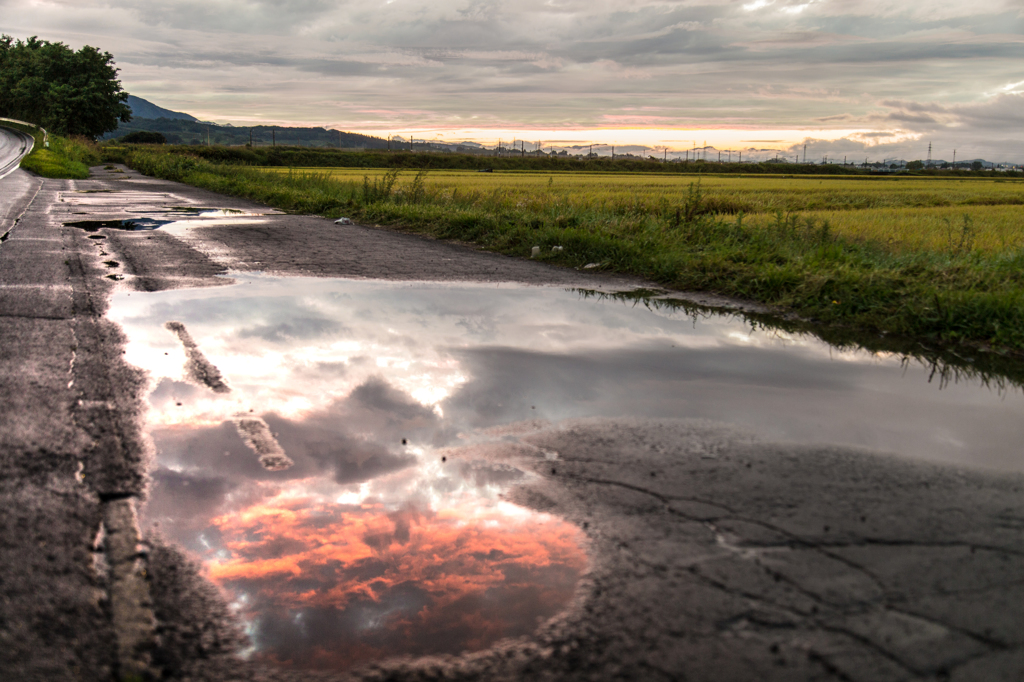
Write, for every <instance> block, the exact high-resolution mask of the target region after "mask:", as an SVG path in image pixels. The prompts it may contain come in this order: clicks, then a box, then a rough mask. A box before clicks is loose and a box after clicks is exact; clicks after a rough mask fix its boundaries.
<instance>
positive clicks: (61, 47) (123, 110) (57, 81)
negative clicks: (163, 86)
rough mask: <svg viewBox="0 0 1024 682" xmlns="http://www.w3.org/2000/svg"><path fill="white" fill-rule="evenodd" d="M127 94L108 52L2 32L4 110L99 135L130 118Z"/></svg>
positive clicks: (58, 128) (61, 129) (63, 129)
mask: <svg viewBox="0 0 1024 682" xmlns="http://www.w3.org/2000/svg"><path fill="white" fill-rule="evenodd" d="M127 99H128V93H126V92H125V91H124V90H122V89H121V81H119V80H117V69H116V68H114V58H113V56H112V55H111V54H110V53H109V52H100V51H99V50H98V49H97V48H95V47H89V46H88V45H86V46H85V47H83V48H82V49H81V50H79V51H78V52H75V51H73V50H72V49H71V48H70V47H68V46H67V45H65V44H64V43H51V42H48V41H45V40H39V39H38V38H36V37H35V36H33V37H31V38H29V39H28V40H26V41H21V40H18V41H15V40H14V39H13V38H12V37H11V36H9V35H3V36H0V116H5V117H8V118H16V119H19V120H22V121H27V122H29V123H35V124H36V125H41V126H43V127H44V128H46V129H47V130H48V131H50V132H53V133H57V134H59V135H85V136H87V137H91V138H95V137H96V136H97V135H102V134H103V133H105V132H107V131H109V130H114V129H116V128H117V124H118V122H125V123H127V122H128V121H130V120H131V117H132V110H131V109H130V108H129V107H128V105H127V104H125V102H126V101H127Z"/></svg>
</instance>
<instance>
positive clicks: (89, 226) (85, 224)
mask: <svg viewBox="0 0 1024 682" xmlns="http://www.w3.org/2000/svg"><path fill="white" fill-rule="evenodd" d="M169 222H171V221H169V220H151V219H148V218H136V219H132V220H78V221H74V222H70V223H64V225H65V227H77V228H78V229H80V230H85V231H86V232H98V231H99V230H101V229H104V228H105V229H109V230H155V229H157V228H158V227H161V226H163V225H166V224H167V223H169Z"/></svg>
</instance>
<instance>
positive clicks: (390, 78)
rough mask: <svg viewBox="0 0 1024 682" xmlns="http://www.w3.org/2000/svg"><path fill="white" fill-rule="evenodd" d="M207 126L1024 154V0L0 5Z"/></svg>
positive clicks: (888, 154) (484, 140) (882, 152)
mask: <svg viewBox="0 0 1024 682" xmlns="http://www.w3.org/2000/svg"><path fill="white" fill-rule="evenodd" d="M0 7H3V8H4V9H5V11H4V13H3V16H4V18H3V19H2V20H0V33H6V34H9V35H12V36H14V37H15V38H18V39H25V38H27V37H29V36H32V35H37V36H39V37H40V38H41V39H43V40H50V41H52V42H64V43H66V44H68V45H70V46H71V47H73V48H76V49H77V48H78V47H81V46H82V45H85V44H88V45H93V46H95V47H98V48H100V49H101V50H104V51H107V52H110V53H111V54H113V56H114V58H115V61H116V63H117V66H118V68H119V69H120V78H121V81H122V85H123V87H124V88H125V90H126V91H128V92H130V93H132V94H133V95H136V96H139V97H142V98H144V99H146V100H149V101H151V102H153V103H155V104H157V105H159V106H161V107H164V108H167V109H171V110H174V111H183V112H187V113H189V114H191V115H193V116H195V117H197V118H199V119H201V120H204V121H211V122H214V121H215V122H218V123H221V124H224V123H229V124H231V125H236V126H246V125H278V126H282V127H324V128H328V129H338V130H345V131H349V132H356V133H361V134H366V135H373V136H376V137H382V138H386V137H387V136H388V135H401V136H402V137H406V138H408V137H416V138H418V139H429V140H432V141H439V142H444V143H447V144H454V143H456V142H460V141H468V142H476V143H479V144H484V145H486V146H488V147H492V146H494V145H495V143H496V142H497V141H498V140H499V139H500V140H502V141H503V142H506V143H507V142H510V141H511V140H512V139H516V140H526V141H527V145H528V148H529V145H531V144H533V145H535V144H537V143H541V144H542V145H544V146H545V147H556V148H558V147H562V148H564V147H569V146H572V145H587V144H590V143H593V144H595V145H615V146H616V147H620V146H621V147H622V148H623V149H624V150H625V149H626V148H627V147H634V148H643V149H645V150H651V151H652V152H654V151H656V152H658V153H664V151H663V148H665V147H667V148H668V153H669V154H671V153H672V152H677V153H678V154H684V153H685V150H687V149H693V148H694V147H697V148H700V147H703V146H704V145H705V144H706V145H707V146H709V147H711V146H713V147H715V149H716V150H718V149H722V150H727V149H741V148H742V149H744V150H746V149H749V148H765V149H770V150H775V151H778V152H780V153H782V154H787V155H788V156H789V157H793V156H796V155H799V157H800V158H802V156H803V145H804V144H806V145H807V159H808V160H811V159H818V160H820V159H821V158H822V157H823V156H826V155H827V156H831V157H837V156H838V157H842V156H847V157H849V158H852V159H857V160H860V161H862V160H863V159H864V158H871V159H882V158H906V159H924V158H926V156H927V150H928V145H929V143H930V144H931V145H932V150H933V151H932V155H933V157H935V158H945V159H949V158H951V157H952V156H953V153H954V150H956V158H957V159H964V160H967V159H976V158H984V159H987V160H990V161H994V162H996V163H1019V162H1020V161H1021V160H1024V125H1022V124H1024V106H1022V105H1024V68H1022V67H1021V65H1020V60H1019V53H1020V49H1021V43H1024V21H1022V19H1024V8H1022V7H1021V5H1020V3H1019V2H1017V1H1016V0H993V2H990V3H987V5H986V7H985V9H984V10H978V9H977V8H976V3H970V2H966V1H963V0H936V1H935V2H932V3H928V5H927V6H926V7H925V6H921V7H919V6H903V4H902V3H895V2H891V1H890V0H861V1H859V2H857V1H852V0H799V1H798V0H753V1H750V2H744V1H741V0H704V1H703V2H701V1H697V0H679V1H676V2H673V1H671V0H635V1H632V2H629V3H628V4H625V5H622V4H616V3H610V2H598V3H593V2H590V3H584V2H582V0H559V1H556V0H550V1H543V0H531V1H529V2H526V3H517V4H516V5H514V6H513V5H511V4H509V3H502V2H500V1H499V0H450V1H442V2H440V3H436V2H435V3H426V2H423V1H422V0H386V2H384V3H366V2H350V3H347V4H343V5H337V4H336V3H331V2H329V1H328V0H301V1H300V0H289V1H288V2H286V3H284V4H278V5H271V4H269V3H264V2H256V1H255V0H225V1H224V2H222V3H217V4H216V5H210V4H209V3H206V4H203V3H199V2H196V1H195V0H154V2H152V3H147V6H146V7H145V8H138V7H135V6H134V5H133V3H130V2H128V0H104V2H102V3H101V2H97V1H96V0H81V1H79V2H74V3H72V2H69V1H68V0H50V1H48V2H33V1H31V0H0Z"/></svg>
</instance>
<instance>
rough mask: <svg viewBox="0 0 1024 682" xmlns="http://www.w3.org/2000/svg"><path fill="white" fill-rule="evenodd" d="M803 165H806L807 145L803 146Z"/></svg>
mask: <svg viewBox="0 0 1024 682" xmlns="http://www.w3.org/2000/svg"><path fill="white" fill-rule="evenodd" d="M804 163H807V145H804Z"/></svg>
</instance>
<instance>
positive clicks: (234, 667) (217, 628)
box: [0, 168, 1024, 681]
mask: <svg viewBox="0 0 1024 682" xmlns="http://www.w3.org/2000/svg"><path fill="white" fill-rule="evenodd" d="M168 206H176V207H183V206H189V207H216V208H230V209H236V210H240V211H245V212H249V213H260V212H263V213H265V212H267V209H266V208H265V207H261V206H258V205H255V204H252V203H250V202H245V201H241V200H238V199H231V198H226V197H220V196H217V195H214V194H212V193H209V192H205V191H202V190H196V189H193V188H189V187H185V186H183V185H179V184H176V183H170V182H165V181H160V180H154V179H151V178H145V177H143V176H140V175H138V174H137V173H134V172H132V171H127V170H126V169H124V168H117V169H113V170H104V169H98V168H97V169H94V176H93V178H91V179H90V180H86V181H58V180H41V179H39V178H36V177H33V176H30V175H29V174H27V173H25V172H23V171H17V172H15V173H13V174H12V175H11V176H9V177H7V178H5V179H4V180H2V181H0V235H2V236H3V242H2V243H0V317H2V320H3V321H2V325H0V335H2V336H3V342H2V344H0V363H2V372H3V374H2V376H3V381H2V382H0V393H2V397H3V404H4V405H5V409H4V410H3V411H2V413H0V472H2V474H3V475H2V476H0V498H2V499H0V517H2V518H0V561H2V565H3V568H4V570H3V577H2V585H3V592H2V594H3V599H2V602H0V670H2V671H4V673H5V674H6V675H7V676H8V677H10V678H11V679H27V680H34V679H84V680H94V679H96V680H99V679H112V678H115V677H116V676H119V675H125V674H129V673H137V674H141V675H153V676H157V675H167V676H171V677H178V678H187V679H196V680H200V679H209V680H221V679H237V680H258V679H268V680H292V679H300V678H301V679H304V680H308V679H336V678H337V679H344V678H348V679H367V680H427V679H462V680H494V679H510V680H511V679H551V680H606V679H655V680H657V679H665V680H751V679H758V680H865V681H867V680H872V681H874V680H946V679H948V680H1018V679H1022V678H1024V646H1022V640H1024V627H1022V626H1024V614H1022V611H1021V609H1020V608H1019V604H1021V603H1022V597H1024V594H1022V590H1024V587H1022V583H1024V580H1022V576H1024V534H1022V532H1024V501H1022V495H1021V490H1022V487H1024V477H1022V476H1020V475H1018V474H1006V473H1001V474H990V473H985V472H980V471H971V470H965V469H957V468H953V467H942V466H937V465H930V464H923V463H918V462H910V461H906V460H902V459H898V458H896V457H893V456H886V455H879V454H873V453H869V452H865V451H855V450H851V449H842V448H829V447H809V446H794V445H786V444H778V443H770V442H765V441H764V440H762V439H760V438H758V436H757V435H756V434H747V433H742V432H739V431H737V430H735V429H732V428H730V427H728V426H726V425H722V424H713V423H709V422H698V421H683V420H681V421H671V420H660V421H653V420H639V419H633V420H622V419H620V420H606V419H605V420H598V419H591V420H576V421H572V422H566V423H562V424H555V425H546V424H522V425H519V426H517V427H510V428H509V430H508V431H507V432H506V433H504V434H503V435H502V436H501V437H497V436H496V437H495V440H494V441H493V442H490V443H481V444H476V445H474V446H472V447H467V448H463V449H461V450H453V451H451V452H450V453H449V455H450V456H451V457H456V458H457V457H473V458H480V457H488V458H492V459H497V460H501V461H507V462H511V463H514V464H515V465H516V466H520V467H524V468H530V469H532V470H534V471H536V472H537V473H538V474H540V475H541V479H540V482H539V483H534V484H530V485H529V486H527V487H522V488H519V489H516V491H515V492H514V494H513V499H514V501H516V502H518V503H520V504H523V505H525V506H529V507H531V508H535V509H538V510H542V511H548V512H551V513H556V514H559V515H561V516H563V517H565V518H566V519H568V520H570V521H572V522H573V523H576V524H578V525H579V526H580V527H581V528H583V529H584V531H585V533H586V534H587V537H588V541H589V543H590V548H589V549H590V554H591V561H592V564H591V568H590V571H589V573H588V574H587V576H586V577H585V579H584V580H583V581H582V583H581V584H580V586H579V588H578V590H577V594H576V598H575V601H574V602H573V605H572V606H571V608H570V609H569V610H568V611H566V612H565V613H563V614H562V615H561V616H559V617H557V618H555V619H554V620H552V621H549V622H547V623H545V624H544V625H542V626H541V628H540V630H539V631H538V632H537V633H536V635H535V636H534V637H532V638H527V639H518V640H510V641H506V642H504V643H502V644H501V645H499V646H497V647H495V648H494V649H491V650H487V651H482V652H477V653H474V654H469V655H465V656H459V657H455V656H449V657H434V658H430V659H416V660H414V659H402V660H392V661H385V662H381V663H378V664H375V665H372V666H369V667H367V668H363V669H361V670H356V671H353V672H351V673H347V674H344V675H341V674H330V673H306V672H303V673H295V672H290V671H287V670H268V669H261V668H259V667H258V666H257V665H255V664H254V663H252V662H249V661H244V660H240V659H238V658H237V657H236V654H237V651H238V650H239V648H240V647H241V646H242V641H243V638H242V635H241V634H240V632H239V629H238V624H237V623H235V622H234V621H233V620H232V616H231V613H230V610H229V609H228V608H227V606H226V605H225V604H224V602H223V599H222V598H221V596H220V594H219V593H218V592H217V590H216V589H215V588H214V587H213V586H212V585H211V584H210V583H209V582H207V581H206V580H205V579H204V578H203V577H202V575H201V573H200V570H199V568H198V567H197V565H196V564H194V563H193V562H192V561H191V560H190V559H189V558H188V557H187V556H186V555H185V554H184V553H183V552H182V551H181V550H179V549H177V548H175V547H173V546H171V545H169V544H167V543H166V542H164V541H163V540H161V539H160V538H159V537H156V536H154V537H150V538H148V539H145V538H140V537H137V536H136V535H134V533H137V526H135V525H134V521H133V519H134V507H135V504H136V503H137V502H138V501H140V500H141V499H143V498H144V497H145V493H146V486H147V478H146V468H147V466H148V462H149V458H150V451H149V449H148V448H149V447H150V446H149V444H148V443H147V441H146V439H145V437H144V435H143V434H142V432H141V428H140V415H141V411H142V400H141V392H142V390H143V387H144V385H145V377H144V376H142V375H141V373H140V372H139V371H138V370H136V369H134V368H132V367H130V366H128V365H127V364H126V363H125V362H124V361H123V360H122V357H121V356H122V354H123V350H124V337H123V335H122V333H121V331H120V329H119V328H118V327H117V326H116V325H114V324H113V323H111V322H110V321H108V320H106V318H105V317H104V312H105V310H106V305H107V299H108V297H109V295H110V293H111V292H112V291H113V290H114V288H115V287H128V288H129V289H130V290H137V291H158V290H162V289H168V288H178V287H193V286H216V285H220V284H223V279H222V278H219V277H217V276H218V275H220V274H222V273H224V272H225V271H226V270H227V269H228V268H231V269H234V270H259V271H265V272H272V273H276V274H283V275H314V276H332V277H361V278H385V279H410V280H442V281H459V280H468V281H494V282H501V281H515V282H524V283H530V284H537V285H557V286H587V287H590V288H595V287H596V288H604V289H607V290H615V289H623V288H627V287H629V286H635V285H637V284H640V283H639V282H637V281H635V280H630V279H628V278H613V277H607V276H600V275H584V274H581V273H577V272H574V271H570V270H565V269H559V268H554V267H548V266H544V265H541V264H538V263H533V262H529V261H522V260H516V259H511V258H506V257H503V256H497V255H494V254H489V253H484V252H480V251H477V250H474V249H471V248H467V247H464V246H459V245H452V244H447V243H442V242H437V241H432V240H427V239H423V238H420V237H416V236H411V235H405V234H401V233H399V232H395V231H389V230H380V229H374V228H371V227H361V226H345V227H344V228H336V227H334V226H333V225H332V224H331V223H330V222H329V221H326V220H324V219H321V218H317V217H312V216H295V215H274V216H269V217H267V219H265V220H262V221H261V223H260V224H251V223H246V222H244V221H242V220H240V221H238V222H231V221H224V224H220V225H217V226H204V227H201V228H196V229H185V230H176V231H173V234H172V233H169V232H167V231H164V230H140V231H125V230H118V229H114V228H102V227H101V228H96V229H95V231H92V232H89V231H85V230H82V229H79V228H76V227H67V226H65V225H64V223H66V222H70V221H85V220H88V221H105V220H123V219H125V218H127V217H150V218H154V219H160V218H161V217H162V216H165V207H168ZM111 263H113V265H111ZM700 300H703V301H705V302H708V303H713V302H715V299H714V298H713V297H710V296H708V297H702V298H701V299H700ZM1008 447H1012V445H1008ZM552 451H553V452H557V453H558V459H557V460H555V461H551V460H550V459H548V457H547V455H546V454H545V453H550V452H552Z"/></svg>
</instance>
